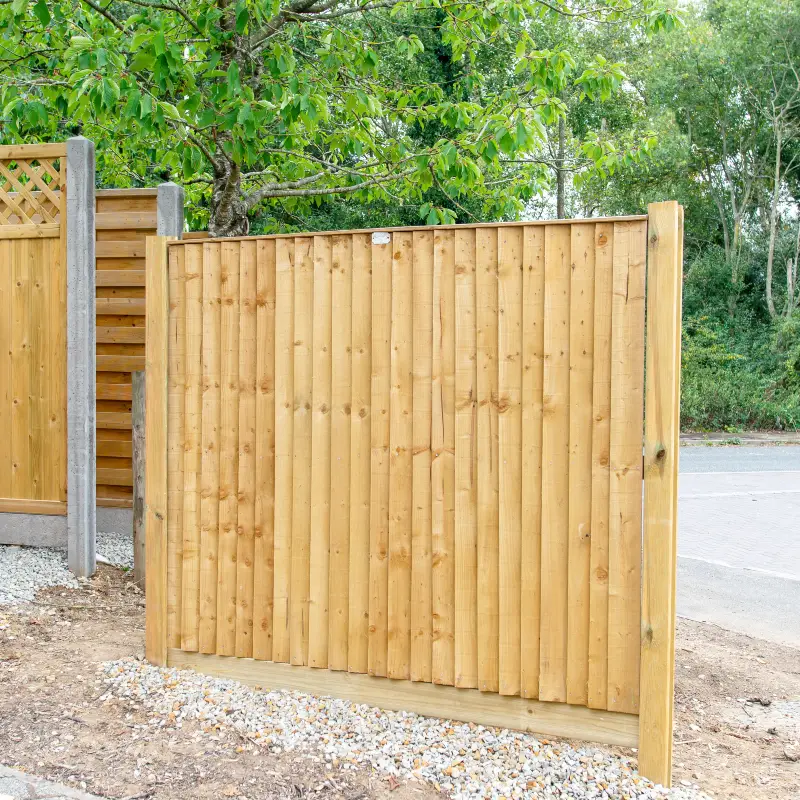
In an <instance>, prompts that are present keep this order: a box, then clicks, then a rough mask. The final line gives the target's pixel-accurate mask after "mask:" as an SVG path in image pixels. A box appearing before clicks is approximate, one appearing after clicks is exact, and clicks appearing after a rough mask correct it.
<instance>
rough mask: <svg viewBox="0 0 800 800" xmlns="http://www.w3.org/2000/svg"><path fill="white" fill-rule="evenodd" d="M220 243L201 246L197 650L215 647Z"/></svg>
mask: <svg viewBox="0 0 800 800" xmlns="http://www.w3.org/2000/svg"><path fill="white" fill-rule="evenodd" d="M220 247H221V245H218V244H206V245H203V353H202V358H203V361H202V363H203V398H202V415H203V421H202V432H201V437H202V455H201V467H200V469H201V476H200V622H199V634H198V649H199V651H200V652H201V653H215V652H216V645H217V556H218V552H219V474H220V472H219V470H220V464H219V445H220V430H219V428H220V382H221V379H222V378H221V371H220V370H221V339H220V303H221V291H222V289H221V263H220V259H221V252H220Z"/></svg>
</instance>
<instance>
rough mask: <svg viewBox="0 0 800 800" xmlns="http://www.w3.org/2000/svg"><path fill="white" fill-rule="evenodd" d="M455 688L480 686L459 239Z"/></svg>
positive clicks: (471, 238) (471, 375) (473, 471)
mask: <svg viewBox="0 0 800 800" xmlns="http://www.w3.org/2000/svg"><path fill="white" fill-rule="evenodd" d="M455 293H456V297H455V302H456V308H455V337H456V342H455V345H456V385H455V414H456V419H455V444H456V452H455V491H456V498H455V502H456V509H455V609H454V613H455V659H454V670H455V685H456V686H459V687H462V688H465V689H475V688H477V686H478V449H477V441H476V437H475V434H476V432H477V422H478V404H477V370H476V364H477V345H476V338H475V335H476V290H475V234H474V232H472V231H457V232H456V234H455Z"/></svg>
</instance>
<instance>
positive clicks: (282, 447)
mask: <svg viewBox="0 0 800 800" xmlns="http://www.w3.org/2000/svg"><path fill="white" fill-rule="evenodd" d="M294 251H295V246H294V240H293V239H280V240H278V241H276V242H275V501H274V502H275V512H274V513H275V517H274V519H275V522H274V534H273V541H274V572H273V587H274V589H273V592H274V606H273V622H272V659H273V661H288V660H289V592H290V587H291V574H292V560H291V559H292V464H293V461H294V459H293V455H292V453H293V440H294V434H293V426H294V385H293V378H294V258H295V252H294Z"/></svg>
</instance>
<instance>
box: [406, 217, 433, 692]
mask: <svg viewBox="0 0 800 800" xmlns="http://www.w3.org/2000/svg"><path fill="white" fill-rule="evenodd" d="M433 240H434V234H433V232H432V231H418V232H415V233H414V243H413V248H414V275H413V282H414V287H413V292H414V300H413V306H414V335H413V339H414V341H413V351H414V353H413V394H414V397H413V407H414V414H413V416H414V419H413V425H412V427H413V431H412V452H413V456H412V462H413V463H412V484H413V485H412V490H411V494H412V503H413V509H412V513H411V680H412V681H427V682H430V680H431V631H432V623H431V358H432V345H433V313H434V312H433Z"/></svg>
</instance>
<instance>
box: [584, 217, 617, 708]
mask: <svg viewBox="0 0 800 800" xmlns="http://www.w3.org/2000/svg"><path fill="white" fill-rule="evenodd" d="M594 247H595V266H594V276H595V277H594V333H593V339H594V344H593V367H592V518H591V531H592V536H591V548H590V555H589V675H588V698H587V705H588V706H589V707H590V708H606V705H607V697H608V491H609V468H608V467H609V446H610V437H609V432H610V425H611V301H612V296H613V295H612V291H611V290H612V279H613V257H614V224H613V223H610V222H601V223H598V224H597V225H596V226H595V235H594Z"/></svg>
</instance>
